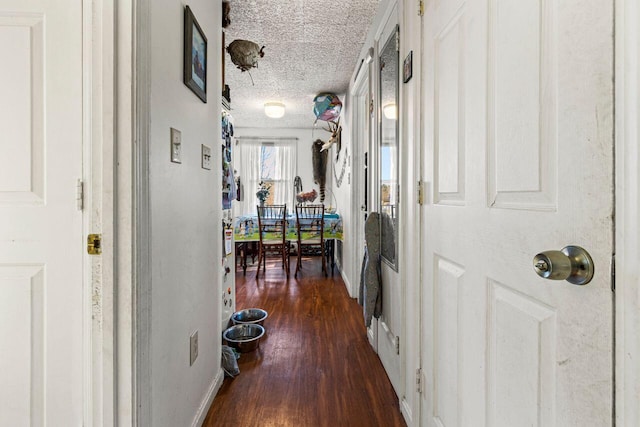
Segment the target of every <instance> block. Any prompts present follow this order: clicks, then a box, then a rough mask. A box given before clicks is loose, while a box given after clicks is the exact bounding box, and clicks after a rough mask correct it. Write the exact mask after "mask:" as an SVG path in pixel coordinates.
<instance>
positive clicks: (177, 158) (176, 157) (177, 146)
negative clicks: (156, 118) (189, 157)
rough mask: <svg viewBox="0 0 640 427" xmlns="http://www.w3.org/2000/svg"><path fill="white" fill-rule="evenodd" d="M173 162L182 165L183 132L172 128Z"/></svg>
mask: <svg viewBox="0 0 640 427" xmlns="http://www.w3.org/2000/svg"><path fill="white" fill-rule="evenodd" d="M171 161H172V162H173V163H182V132H180V131H179V130H178V129H174V128H171Z"/></svg>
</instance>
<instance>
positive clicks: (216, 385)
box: [191, 368, 224, 427]
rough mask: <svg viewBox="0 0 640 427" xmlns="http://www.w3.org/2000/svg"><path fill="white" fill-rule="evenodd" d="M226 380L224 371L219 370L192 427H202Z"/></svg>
mask: <svg viewBox="0 0 640 427" xmlns="http://www.w3.org/2000/svg"><path fill="white" fill-rule="evenodd" d="M223 380H224V371H223V370H222V368H220V369H218V373H217V374H216V376H215V378H214V379H213V382H212V383H211V386H209V390H207V395H206V396H205V398H204V400H203V401H202V403H201V404H200V408H198V412H197V413H196V416H195V418H194V419H193V423H191V427H200V426H202V423H204V419H205V418H206V417H207V413H208V412H209V407H210V406H211V403H212V402H213V398H214V397H216V394H218V391H219V390H220V387H222V381H223Z"/></svg>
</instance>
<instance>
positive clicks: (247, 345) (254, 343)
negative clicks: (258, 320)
mask: <svg viewBox="0 0 640 427" xmlns="http://www.w3.org/2000/svg"><path fill="white" fill-rule="evenodd" d="M263 335H264V328H263V327H262V326H261V325H257V324H254V323H249V324H245V325H234V326H232V327H230V328H227V330H225V331H224V334H223V335H222V336H223V337H224V339H225V341H227V343H228V344H229V346H230V347H233V348H235V349H236V350H238V351H239V352H240V353H248V352H250V351H253V350H255V349H256V348H258V346H259V345H260V338H262V336H263Z"/></svg>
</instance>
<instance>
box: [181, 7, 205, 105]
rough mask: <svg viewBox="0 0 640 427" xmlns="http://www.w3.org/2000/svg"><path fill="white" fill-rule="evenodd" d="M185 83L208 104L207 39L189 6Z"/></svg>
mask: <svg viewBox="0 0 640 427" xmlns="http://www.w3.org/2000/svg"><path fill="white" fill-rule="evenodd" d="M182 62H183V73H182V75H183V77H182V79H183V81H184V84H185V85H186V86H187V87H188V88H189V89H191V90H192V91H193V93H195V94H196V95H197V96H198V98H200V99H201V100H202V102H207V37H206V36H205V35H204V31H202V28H201V27H200V24H198V21H197V20H196V17H195V16H194V15H193V12H191V8H190V7H189V6H185V8H184V52H183V61H182Z"/></svg>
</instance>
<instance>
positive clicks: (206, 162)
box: [202, 144, 211, 170]
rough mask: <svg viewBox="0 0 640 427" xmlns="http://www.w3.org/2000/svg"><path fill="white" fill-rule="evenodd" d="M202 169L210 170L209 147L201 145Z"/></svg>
mask: <svg viewBox="0 0 640 427" xmlns="http://www.w3.org/2000/svg"><path fill="white" fill-rule="evenodd" d="M202 169H207V170H211V147H209V146H207V145H204V144H202Z"/></svg>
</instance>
